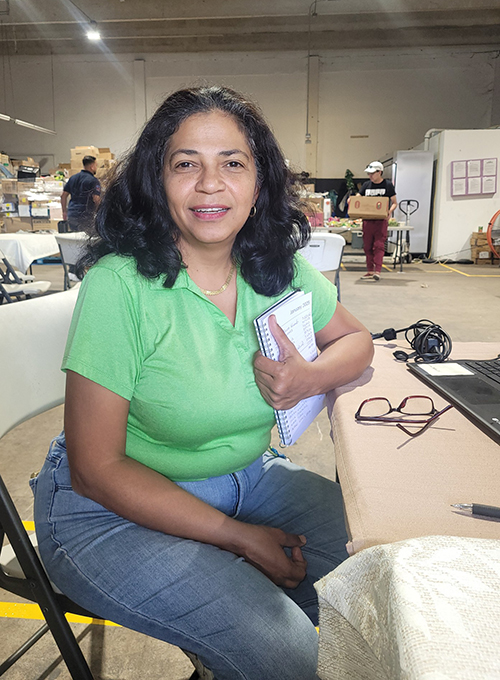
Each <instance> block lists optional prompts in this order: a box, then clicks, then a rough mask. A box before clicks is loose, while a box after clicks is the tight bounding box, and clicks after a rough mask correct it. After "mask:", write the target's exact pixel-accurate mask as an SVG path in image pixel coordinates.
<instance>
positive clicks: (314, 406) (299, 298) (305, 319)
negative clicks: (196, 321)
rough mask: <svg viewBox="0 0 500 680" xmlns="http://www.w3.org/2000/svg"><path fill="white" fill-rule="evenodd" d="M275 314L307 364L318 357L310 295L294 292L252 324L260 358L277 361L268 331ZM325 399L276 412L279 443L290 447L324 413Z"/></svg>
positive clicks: (307, 401)
mask: <svg viewBox="0 0 500 680" xmlns="http://www.w3.org/2000/svg"><path fill="white" fill-rule="evenodd" d="M272 314H274V316H275V317H276V321H277V322H278V325H279V326H280V327H281V328H282V329H283V331H284V332H285V333H286V335H287V336H288V338H289V339H290V340H291V342H293V344H294V345H295V347H296V348H297V350H298V351H299V352H300V354H301V355H302V356H303V357H304V359H306V361H314V359H315V358H316V357H317V356H318V350H317V347H316V339H315V336H314V328H313V322H312V293H306V294H304V293H303V292H302V291H296V293H295V294H294V295H291V296H287V297H286V298H284V299H283V300H282V301H280V302H278V303H277V304H275V305H273V306H272V307H270V308H269V309H268V310H266V312H264V313H263V314H261V315H260V316H259V317H257V319H256V320H255V326H256V328H257V335H258V336H259V343H260V346H261V350H262V352H263V354H265V355H266V356H267V357H268V358H270V359H273V360H274V361H278V359H279V347H278V344H277V343H276V341H275V339H274V337H273V335H272V333H271V331H270V330H269V317H270V316H271V315H272ZM324 402H325V395H323V394H320V395H315V396H313V397H309V398H308V399H303V400H302V401H300V402H299V403H298V404H296V405H295V406H294V407H293V408H291V409H287V410H286V411H275V414H276V421H277V424H278V430H279V433H280V438H281V443H282V445H284V446H290V444H293V443H294V442H296V441H297V439H298V438H299V437H300V435H301V434H303V432H304V431H305V430H306V429H307V428H308V427H309V425H310V424H311V423H312V422H313V420H314V419H315V418H316V416H317V415H318V414H319V413H320V412H321V410H322V409H323V406H324Z"/></svg>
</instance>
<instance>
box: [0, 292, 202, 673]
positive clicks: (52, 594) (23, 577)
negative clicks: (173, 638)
mask: <svg viewBox="0 0 500 680" xmlns="http://www.w3.org/2000/svg"><path fill="white" fill-rule="evenodd" d="M77 294H78V288H77V287H76V286H74V287H73V288H72V289H71V290H69V291H66V292H63V293H55V294H54V295H49V296H47V297H40V298H36V299H33V300H28V301H27V302H25V303H24V304H22V305H5V306H3V307H1V308H0V327H1V328H2V337H1V338H0V375H1V376H2V389H1V390H0V438H1V437H3V435H4V434H6V433H7V432H9V431H10V430H11V429H13V428H14V427H16V426H17V425H19V424H20V423H22V422H23V421H25V420H28V419H29V418H32V417H33V416H36V415H38V414H40V413H43V412H44V411H47V410H49V409H51V408H54V407H55V406H58V405H59V404H62V403H63V401H64V388H65V378H64V374H63V373H62V372H61V370H60V365H61V360H62V356H63V352H64V346H65V343H66V337H67V334H68V329H69V324H70V321H71V316H72V313H73V308H74V305H75V301H76V297H77ZM33 328H35V329H36V335H35V336H33V334H32V330H33ZM33 337H34V338H35V340H32V339H31V338H33ZM35 341H36V351H33V348H34V342H35ZM42 357H43V360H41V358H42ZM26 483H28V480H27V479H26ZM4 536H7V538H8V540H9V542H10V545H5V546H3V541H4ZM30 539H31V540H30ZM0 587H1V588H4V589H5V590H7V591H9V592H12V593H14V594H16V595H18V596H20V597H23V598H25V599H27V600H30V601H32V602H36V603H37V604H38V605H39V606H40V608H41V610H42V614H43V616H44V617H45V621H46V623H45V624H44V625H43V626H42V627H41V628H40V629H39V630H38V631H37V632H36V633H35V634H34V635H32V636H31V637H30V638H29V640H27V641H26V642H25V643H24V644H23V645H21V647H20V648H19V649H18V650H17V651H16V652H14V653H13V654H12V655H11V656H10V657H9V658H8V659H7V660H6V661H4V663H2V664H0V676H1V675H3V673H5V671H6V670H7V669H8V668H10V667H11V666H12V665H13V664H14V663H15V662H16V661H17V660H18V659H19V658H21V656H22V655H23V654H24V653H25V652H27V651H28V650H29V649H30V648H31V647H32V646H33V645H34V644H35V643H36V642H37V641H38V640H39V639H40V638H41V637H42V636H43V635H44V634H45V633H46V632H47V631H49V630H50V632H51V633H52V635H53V637H54V640H55V642H56V644H57V646H58V647H59V650H60V652H61V655H62V657H63V659H64V661H65V663H66V665H67V667H68V669H69V672H70V674H71V677H72V678H73V680H93V675H92V672H91V671H90V668H89V666H88V664H87V662H86V661H85V657H84V656H83V654H82V652H81V650H80V647H79V645H78V642H77V640H76V638H75V636H74V634H73V632H72V630H71V627H70V626H69V624H68V622H67V621H66V618H65V616H64V613H72V614H78V615H80V616H87V617H90V618H92V619H95V620H96V621H99V620H101V619H100V617H97V616H95V615H94V614H92V613H91V612H89V611H87V610H85V609H84V608H83V607H81V606H79V605H77V604H76V603H75V602H73V601H72V600H70V599H69V598H67V597H66V596H65V595H64V594H62V593H60V592H59V591H58V590H57V589H56V588H55V586H53V585H52V584H51V583H50V581H49V579H48V577H47V575H46V572H45V569H44V567H43V565H42V563H41V561H40V558H39V557H38V554H37V551H36V537H35V536H34V535H33V536H31V537H28V534H27V532H26V530H25V528H24V526H23V523H22V521H21V519H20V517H19V514H18V512H17V510H16V508H15V505H14V503H13V501H12V498H11V497H10V495H9V493H8V490H7V487H6V485H5V483H4V481H3V479H2V478H1V477H0ZM101 622H102V620H101ZM0 625H1V622H0ZM186 654H187V655H188V656H189V658H190V659H191V660H192V662H193V664H194V665H195V668H196V669H197V670H195V671H194V673H193V675H192V676H191V678H190V680H195V679H197V678H198V679H203V680H213V675H212V674H211V673H210V671H207V670H206V669H204V668H203V666H202V665H201V663H200V662H199V660H198V659H197V658H196V657H195V656H193V655H191V654H190V653H188V652H186ZM198 671H199V672H198Z"/></svg>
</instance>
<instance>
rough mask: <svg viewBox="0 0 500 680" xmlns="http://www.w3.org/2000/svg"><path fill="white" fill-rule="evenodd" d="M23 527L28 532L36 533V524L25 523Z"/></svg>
mask: <svg viewBox="0 0 500 680" xmlns="http://www.w3.org/2000/svg"><path fill="white" fill-rule="evenodd" d="M23 526H24V528H25V529H26V531H35V523H34V522H28V521H26V522H25V521H23Z"/></svg>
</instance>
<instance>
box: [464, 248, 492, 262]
mask: <svg viewBox="0 0 500 680" xmlns="http://www.w3.org/2000/svg"><path fill="white" fill-rule="evenodd" d="M470 255H471V260H489V259H491V256H492V255H493V253H492V252H491V250H490V247H489V245H487V244H486V245H484V246H471V249H470Z"/></svg>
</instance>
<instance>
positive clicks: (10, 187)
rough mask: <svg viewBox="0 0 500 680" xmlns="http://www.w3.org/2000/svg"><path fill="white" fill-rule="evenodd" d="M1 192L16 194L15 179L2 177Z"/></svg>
mask: <svg viewBox="0 0 500 680" xmlns="http://www.w3.org/2000/svg"><path fill="white" fill-rule="evenodd" d="M2 194H17V179H3V180H2Z"/></svg>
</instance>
